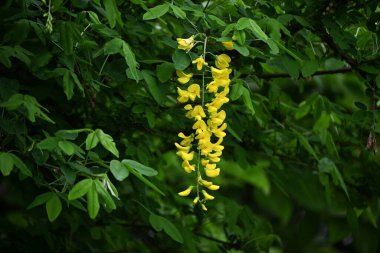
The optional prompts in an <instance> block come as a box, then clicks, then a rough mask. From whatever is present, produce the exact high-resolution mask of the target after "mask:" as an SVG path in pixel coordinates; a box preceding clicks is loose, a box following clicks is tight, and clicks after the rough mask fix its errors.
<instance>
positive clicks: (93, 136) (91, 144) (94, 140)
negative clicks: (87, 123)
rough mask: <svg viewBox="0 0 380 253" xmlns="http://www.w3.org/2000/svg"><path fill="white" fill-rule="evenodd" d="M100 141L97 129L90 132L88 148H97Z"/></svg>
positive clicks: (87, 139)
mask: <svg viewBox="0 0 380 253" xmlns="http://www.w3.org/2000/svg"><path fill="white" fill-rule="evenodd" d="M98 143H99V138H98V135H97V134H96V131H94V132H91V133H89V134H88V135H87V138H86V150H91V149H93V148H95V147H96V146H97V145H98Z"/></svg>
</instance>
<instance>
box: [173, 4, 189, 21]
mask: <svg viewBox="0 0 380 253" xmlns="http://www.w3.org/2000/svg"><path fill="white" fill-rule="evenodd" d="M170 7H171V8H172V10H173V13H174V15H175V16H176V17H177V18H180V19H186V12H184V11H183V10H182V9H181V8H179V7H178V6H175V5H173V4H171V5H170Z"/></svg>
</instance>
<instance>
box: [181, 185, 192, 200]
mask: <svg viewBox="0 0 380 253" xmlns="http://www.w3.org/2000/svg"><path fill="white" fill-rule="evenodd" d="M192 189H193V186H190V187H188V188H187V189H186V190H184V191H181V192H179V193H178V195H179V196H182V197H186V196H189V195H190V193H191V190H192Z"/></svg>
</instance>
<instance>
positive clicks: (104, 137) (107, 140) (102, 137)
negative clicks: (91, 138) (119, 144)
mask: <svg viewBox="0 0 380 253" xmlns="http://www.w3.org/2000/svg"><path fill="white" fill-rule="evenodd" d="M96 135H97V136H98V138H99V141H100V144H102V146H103V147H104V148H105V149H107V150H108V151H109V152H111V153H112V154H114V155H115V156H116V157H119V151H118V150H117V148H116V144H115V142H114V141H113V139H112V137H111V136H110V135H108V134H106V133H104V132H103V131H102V130H101V129H97V130H96Z"/></svg>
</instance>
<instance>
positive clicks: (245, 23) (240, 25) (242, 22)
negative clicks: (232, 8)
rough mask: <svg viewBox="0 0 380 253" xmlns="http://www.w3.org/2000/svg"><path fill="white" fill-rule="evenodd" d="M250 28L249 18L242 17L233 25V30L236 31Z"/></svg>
mask: <svg viewBox="0 0 380 253" xmlns="http://www.w3.org/2000/svg"><path fill="white" fill-rule="evenodd" d="M249 26H250V22H249V18H246V17H242V18H240V19H239V20H238V22H237V23H236V25H235V28H236V29H237V30H243V29H246V28H248V27H249Z"/></svg>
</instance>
